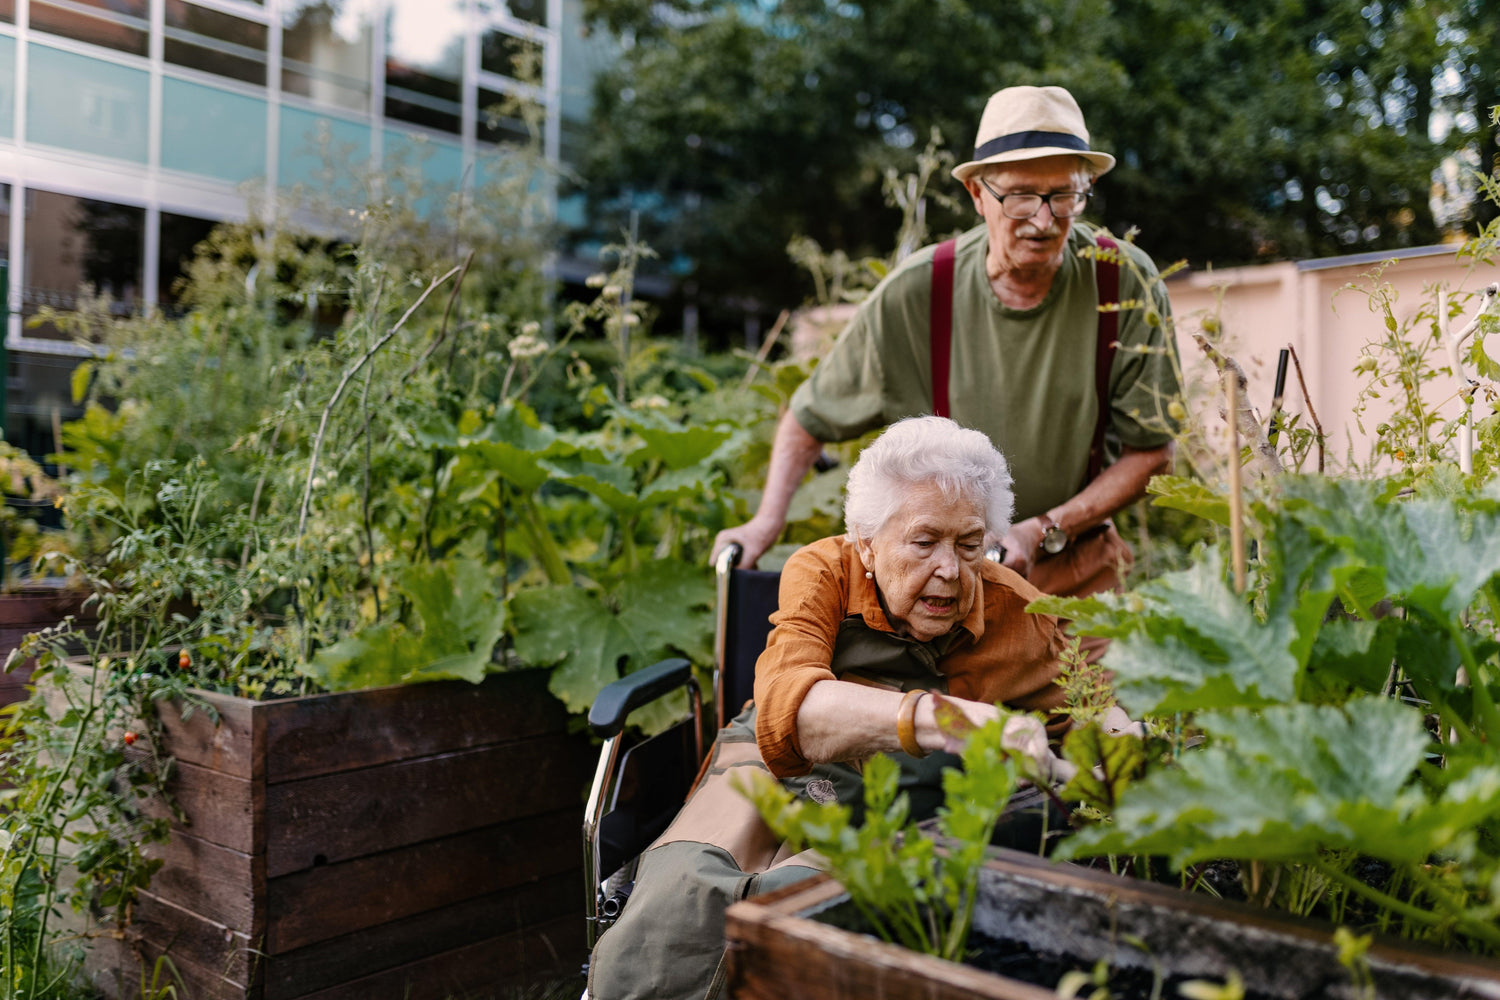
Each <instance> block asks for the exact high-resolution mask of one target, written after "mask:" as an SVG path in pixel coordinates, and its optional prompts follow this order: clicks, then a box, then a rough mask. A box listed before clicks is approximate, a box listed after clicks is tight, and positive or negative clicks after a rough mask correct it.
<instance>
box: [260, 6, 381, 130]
mask: <svg viewBox="0 0 1500 1000" xmlns="http://www.w3.org/2000/svg"><path fill="white" fill-rule="evenodd" d="M372 7H373V4H372V2H371V0H290V2H289V6H287V7H286V9H285V12H284V14H283V16H282V31H281V87H282V89H283V90H285V91H286V92H287V93H290V94H300V95H301V96H303V97H307V98H310V99H312V100H314V101H317V102H319V103H320V104H331V105H334V106H336V107H341V108H352V109H355V110H358V111H364V110H366V109H367V108H368V107H369V106H370V59H371V52H370V48H371V44H372V37H373V34H374V27H373V21H372V15H371V9H372Z"/></svg>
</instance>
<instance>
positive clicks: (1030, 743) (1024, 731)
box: [1000, 715, 1078, 785]
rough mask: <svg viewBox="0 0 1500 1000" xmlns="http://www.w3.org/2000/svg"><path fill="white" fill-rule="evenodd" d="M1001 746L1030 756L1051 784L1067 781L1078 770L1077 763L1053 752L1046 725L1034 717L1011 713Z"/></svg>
mask: <svg viewBox="0 0 1500 1000" xmlns="http://www.w3.org/2000/svg"><path fill="white" fill-rule="evenodd" d="M1000 745H1001V746H1003V747H1005V748H1006V749H1007V750H1014V751H1016V752H1018V753H1023V754H1026V755H1027V756H1028V757H1030V758H1031V759H1032V761H1033V762H1035V764H1036V769H1037V772H1038V773H1039V774H1040V775H1041V777H1042V778H1043V779H1045V780H1046V781H1048V782H1050V783H1051V784H1054V785H1061V784H1066V783H1067V782H1069V781H1072V780H1073V775H1075V774H1077V773H1078V768H1077V766H1075V765H1074V764H1072V763H1070V762H1069V761H1066V760H1063V759H1062V758H1061V757H1059V756H1057V755H1056V754H1054V753H1053V752H1052V748H1051V747H1049V746H1048V745H1047V727H1046V726H1044V725H1042V723H1041V720H1040V719H1036V718H1033V717H1032V716H1029V715H1012V716H1011V717H1010V718H1008V719H1006V720H1005V728H1004V730H1002V733H1001V737H1000Z"/></svg>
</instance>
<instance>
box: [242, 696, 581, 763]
mask: <svg viewBox="0 0 1500 1000" xmlns="http://www.w3.org/2000/svg"><path fill="white" fill-rule="evenodd" d="M260 709H261V711H263V712H265V715H266V745H267V748H268V754H269V757H268V760H269V761H270V770H269V771H268V772H267V775H266V778H267V780H268V781H272V782H280V781H290V780H294V779H297V778H306V777H311V776H314V775H319V774H328V773H331V772H334V771H343V770H352V769H354V768H360V767H368V766H370V765H372V764H380V763H384V762H386V761H390V760H402V759H406V758H411V757H423V756H430V755H433V754H439V753H448V752H452V751H456V750H465V749H469V748H472V747H478V746H484V745H486V744H491V743H504V742H509V741H512V740H524V739H528V738H530V737H533V736H538V735H541V734H544V733H549V732H557V731H560V730H562V729H563V726H564V723H565V721H566V712H565V711H564V709H563V707H562V705H561V703H560V702H558V700H557V699H556V698H554V697H553V696H552V695H550V694H549V693H547V672H546V671H542V670H526V671H517V672H514V673H506V674H495V675H492V676H490V677H487V678H485V680H484V681H483V683H480V684H469V683H466V682H464V681H443V682H439V683H434V684H408V685H403V686H400V687H387V688H376V689H373V690H369V691H357V692H349V693H344V694H334V695H314V696H311V697H307V698H291V699H287V700H285V701H278V702H268V703H266V704H264V705H262V706H260Z"/></svg>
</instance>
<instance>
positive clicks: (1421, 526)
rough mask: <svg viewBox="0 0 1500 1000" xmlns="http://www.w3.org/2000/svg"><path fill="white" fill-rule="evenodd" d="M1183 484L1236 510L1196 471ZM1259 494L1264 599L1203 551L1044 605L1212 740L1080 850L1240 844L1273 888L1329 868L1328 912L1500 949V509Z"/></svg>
mask: <svg viewBox="0 0 1500 1000" xmlns="http://www.w3.org/2000/svg"><path fill="white" fill-rule="evenodd" d="M1158 488H1159V489H1163V490H1166V491H1170V489H1171V487H1170V486H1165V485H1164V486H1159V487H1158ZM1169 495H1170V492H1169ZM1178 501H1179V502H1180V503H1181V504H1182V505H1183V506H1190V505H1191V506H1197V507H1198V508H1199V509H1200V510H1204V511H1205V512H1206V513H1209V514H1210V515H1211V516H1219V515H1220V514H1221V510H1220V508H1218V507H1217V506H1215V505H1212V504H1208V503H1205V502H1204V499H1203V497H1202V493H1201V491H1200V489H1199V488H1198V487H1196V486H1183V488H1182V495H1180V496H1179V497H1178ZM1251 512H1252V514H1253V519H1252V525H1253V534H1254V535H1255V537H1256V540H1257V543H1258V550H1259V555H1260V558H1259V560H1258V561H1257V562H1256V564H1255V569H1256V571H1257V577H1256V580H1255V584H1254V587H1253V589H1252V594H1253V600H1252V601H1247V600H1246V599H1245V598H1244V597H1242V596H1241V595H1239V594H1236V593H1235V592H1234V590H1233V588H1232V586H1231V585H1230V583H1229V582H1228V581H1227V580H1226V572H1225V566H1224V562H1223V560H1222V559H1221V557H1220V556H1219V555H1218V554H1217V553H1216V552H1215V551H1213V550H1205V551H1203V552H1202V553H1201V554H1200V562H1199V563H1198V565H1196V566H1195V567H1193V568H1191V569H1189V570H1184V571H1181V572H1177V573H1172V574H1167V575H1166V576H1163V577H1161V578H1159V579H1157V580H1155V581H1150V582H1148V583H1146V584H1143V585H1141V586H1140V587H1138V588H1137V589H1136V590H1135V591H1133V592H1130V593H1127V594H1122V595H1099V596H1096V597H1092V598H1088V599H1083V600H1064V599H1056V598H1047V599H1044V600H1043V601H1041V602H1038V605H1037V606H1038V607H1039V608H1042V609H1047V610H1050V611H1052V612H1054V613H1061V614H1064V615H1066V616H1067V617H1070V618H1072V619H1073V620H1074V628H1075V629H1076V630H1078V631H1079V632H1081V633H1083V634H1090V635H1109V636H1112V637H1113V638H1114V640H1115V641H1114V643H1113V645H1112V647H1111V649H1110V652H1109V654H1108V655H1107V657H1106V660H1105V665H1106V666H1107V667H1109V668H1110V669H1111V670H1112V671H1113V672H1114V675H1115V683H1116V689H1117V691H1118V695H1119V698H1120V700H1121V702H1122V704H1123V705H1125V707H1126V708H1128V709H1129V710H1131V712H1132V713H1133V714H1155V715H1172V714H1174V713H1182V714H1183V715H1185V716H1186V717H1187V718H1189V719H1190V720H1191V725H1192V727H1193V728H1194V729H1196V730H1197V731H1199V732H1201V733H1202V734H1203V735H1204V736H1206V738H1207V740H1208V745H1207V747H1206V748H1205V749H1202V750H1197V751H1194V752H1191V753H1183V754H1179V755H1176V756H1175V757H1169V758H1167V760H1168V761H1169V763H1168V764H1167V765H1166V766H1159V767H1156V768H1154V769H1153V770H1151V772H1150V773H1149V774H1147V776H1146V777H1144V778H1143V779H1141V780H1140V781H1138V782H1136V783H1135V784H1132V785H1129V786H1128V787H1126V788H1125V789H1124V791H1123V793H1122V795H1121V796H1120V800H1119V802H1118V803H1117V804H1116V805H1115V806H1114V807H1113V808H1112V809H1110V810H1109V811H1108V815H1109V817H1110V820H1109V821H1108V822H1106V823H1101V824H1099V825H1095V826H1092V827H1087V828H1085V829H1083V830H1082V831H1080V832H1079V833H1078V834H1077V835H1076V836H1074V837H1073V838H1071V839H1070V840H1069V841H1068V842H1067V843H1066V844H1065V845H1064V846H1063V847H1062V848H1061V851H1060V853H1061V854H1062V855H1063V856H1071V857H1081V856H1086V855H1095V854H1121V853H1124V854H1142V855H1161V856H1165V857H1167V858H1168V859H1169V860H1170V862H1171V863H1172V864H1173V866H1174V867H1176V868H1178V869H1185V868H1187V867H1188V866H1190V865H1193V864H1195V863H1198V862H1201V861H1205V860H1209V859H1216V858H1234V859H1238V860H1240V861H1241V863H1242V866H1243V869H1244V870H1245V871H1246V872H1247V873H1249V874H1250V877H1251V878H1256V879H1257V880H1260V879H1263V881H1262V882H1261V884H1262V885H1264V884H1270V883H1271V882H1273V881H1279V880H1280V876H1279V875H1277V874H1274V873H1273V872H1271V871H1270V869H1279V870H1286V871H1296V872H1302V871H1311V872H1313V873H1316V875H1317V876H1319V878H1320V879H1321V886H1320V890H1319V893H1318V894H1316V895H1318V896H1320V897H1321V899H1320V905H1321V906H1322V907H1323V908H1325V909H1327V910H1328V911H1330V912H1338V913H1341V914H1342V915H1343V916H1345V917H1348V918H1354V917H1356V916H1357V915H1358V913H1364V914H1366V915H1367V917H1368V919H1372V920H1376V921H1380V922H1383V923H1384V924H1386V925H1387V926H1390V927H1392V928H1400V929H1403V930H1405V931H1406V932H1408V933H1411V934H1413V935H1415V936H1418V937H1422V938H1431V939H1434V940H1437V941H1440V942H1443V943H1448V944H1467V945H1468V946H1469V947H1473V948H1476V949H1479V950H1482V951H1487V950H1493V949H1495V948H1496V947H1497V946H1500V933H1497V932H1496V930H1495V923H1494V921H1495V917H1496V915H1497V913H1500V899H1497V897H1496V893H1495V887H1494V883H1495V881H1496V879H1497V878H1500V852H1497V849H1496V844H1497V843H1500V837H1497V834H1500V755H1497V753H1496V751H1495V749H1494V748H1495V746H1496V745H1497V740H1500V714H1497V713H1496V710H1495V702H1496V699H1497V697H1500V666H1497V664H1500V656H1497V653H1500V644H1497V643H1496V641H1495V639H1494V631H1493V626H1492V624H1491V623H1492V622H1493V620H1494V617H1493V616H1494V609H1495V606H1496V605H1495V602H1496V601H1497V599H1500V505H1497V502H1496V499H1495V498H1494V497H1493V496H1492V495H1491V494H1489V493H1483V494H1477V495H1475V494H1461V495H1457V496H1453V495H1446V494H1444V493H1442V492H1440V491H1438V490H1437V489H1435V488H1433V489H1427V490H1425V491H1423V492H1419V493H1418V494H1416V495H1406V494H1403V493H1402V492H1401V490H1400V489H1399V484H1396V483H1391V482H1389V481H1358V480H1326V479H1322V478H1318V477H1306V478H1302V477H1290V478H1285V479H1282V480H1279V481H1277V482H1276V483H1275V484H1274V486H1272V487H1268V489H1267V491H1266V495H1265V496H1264V498H1263V499H1262V500H1261V501H1259V502H1257V503H1255V504H1252V506H1251ZM1222 513H1223V514H1224V516H1226V517H1227V508H1225V509H1224V511H1223V512H1222ZM1476 601H1477V602H1478V603H1477V605H1476V603H1475V602H1476ZM1330 607H1332V608H1333V609H1334V610H1335V612H1336V613H1330ZM1393 693H1394V694H1401V695H1403V697H1401V698H1392V697H1391V695H1392V694H1393ZM1362 857H1365V858H1376V859H1379V860H1380V861H1382V862H1384V863H1385V864H1386V865H1388V866H1389V867H1390V870H1391V871H1392V873H1393V874H1392V876H1391V878H1389V879H1388V880H1387V881H1386V884H1384V885H1371V884H1368V883H1367V882H1366V881H1362V880H1360V879H1358V878H1356V877H1354V876H1353V875H1352V874H1351V873H1350V866H1351V863H1352V862H1353V861H1354V860H1355V859H1358V858H1362ZM1281 884H1283V885H1285V886H1288V887H1290V886H1292V885H1295V884H1297V879H1296V878H1293V877H1290V876H1289V877H1288V878H1287V879H1286V880H1285V882H1282V883H1281ZM1301 884H1302V885H1303V886H1304V890H1303V891H1304V892H1305V891H1306V890H1305V886H1306V881H1305V879H1304V880H1303V882H1302V883H1301ZM1250 888H1251V893H1252V896H1257V892H1256V889H1257V888H1258V886H1255V885H1252V886H1250ZM1271 895H1274V893H1270V894H1268V893H1260V894H1259V895H1258V898H1262V900H1263V901H1269V899H1270V896H1271ZM1352 899H1359V900H1363V903H1362V904H1361V906H1360V907H1353V908H1351V907H1350V905H1349V903H1350V901H1351V900H1352ZM1371 913H1373V914H1374V916H1369V914H1371Z"/></svg>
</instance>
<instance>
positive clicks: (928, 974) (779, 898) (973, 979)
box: [725, 879, 1056, 1000]
mask: <svg viewBox="0 0 1500 1000" xmlns="http://www.w3.org/2000/svg"><path fill="white" fill-rule="evenodd" d="M830 884H831V883H829V882H826V881H822V880H821V879H820V880H819V881H818V882H817V883H815V884H809V883H802V887H801V888H800V889H799V888H798V887H795V886H794V887H789V889H788V891H787V892H784V893H777V894H776V895H775V896H770V897H767V900H747V901H745V902H742V903H735V904H734V905H733V906H731V907H730V908H729V910H728V911H727V912H726V915H725V937H726V939H727V942H728V961H729V978H728V983H727V990H728V995H729V996H730V997H731V998H733V1000H792V998H795V1000H864V998H866V997H878V996H887V997H922V998H924V1000H1056V994H1055V993H1054V992H1053V991H1051V990H1044V989H1041V988H1039V987H1036V986H1031V985H1029V984H1027V983H1021V982H1017V981H1015V980H1013V979H1007V978H1004V977H1002V976H996V975H992V974H990V973H986V972H980V971H979V970H977V969H972V968H970V967H968V966H966V965H959V964H957V963H954V962H944V961H941V960H939V959H936V958H932V957H931V956H928V955H919V954H917V953H916V952H913V951H909V950H907V949H905V948H898V947H896V946H894V945H889V944H886V943H885V942H883V941H878V940H876V939H875V938H873V937H869V936H868V935H863V934H851V933H850V932H848V931H844V930H839V929H838V928H836V927H830V926H828V925H826V924H820V923H818V922H816V921H814V920H808V919H805V918H802V917H799V916H797V915H796V914H797V913H799V912H801V911H803V910H805V909H807V908H808V907H809V906H811V905H814V904H816V903H821V902H824V901H826V900H827V899H828V898H829V892H830V891H832V892H833V894H834V895H838V894H840V893H841V892H842V890H840V889H839V888H838V887H837V885H833V888H832V890H830V889H829V885H830Z"/></svg>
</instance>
